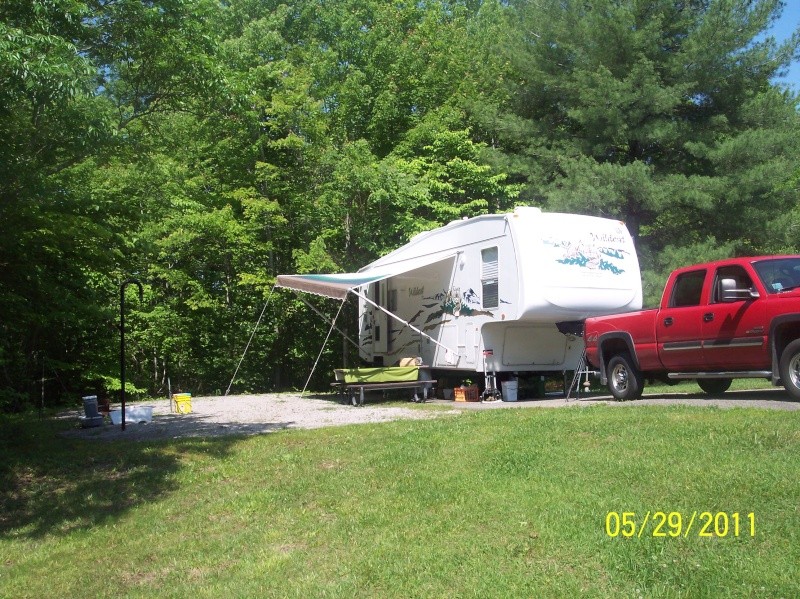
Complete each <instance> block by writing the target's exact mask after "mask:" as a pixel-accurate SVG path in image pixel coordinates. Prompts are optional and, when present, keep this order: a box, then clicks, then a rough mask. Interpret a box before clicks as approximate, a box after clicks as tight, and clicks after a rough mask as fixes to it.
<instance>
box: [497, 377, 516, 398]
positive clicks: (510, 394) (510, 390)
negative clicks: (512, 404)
mask: <svg viewBox="0 0 800 599" xmlns="http://www.w3.org/2000/svg"><path fill="white" fill-rule="evenodd" d="M500 384H501V386H502V387H503V401H517V391H518V390H519V382H518V381H517V379H511V380H508V381H503V382H502V383H500Z"/></svg>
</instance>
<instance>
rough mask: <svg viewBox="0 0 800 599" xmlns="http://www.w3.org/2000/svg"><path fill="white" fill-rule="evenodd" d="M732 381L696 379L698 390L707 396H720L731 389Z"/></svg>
mask: <svg viewBox="0 0 800 599" xmlns="http://www.w3.org/2000/svg"><path fill="white" fill-rule="evenodd" d="M732 382H733V379H697V384H698V385H700V388H701V389H702V390H703V391H705V392H706V393H708V394H709V395H721V394H723V393H725V392H726V391H727V390H728V389H730V388H731V383H732Z"/></svg>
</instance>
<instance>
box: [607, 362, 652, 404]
mask: <svg viewBox="0 0 800 599" xmlns="http://www.w3.org/2000/svg"><path fill="white" fill-rule="evenodd" d="M606 376H607V377H608V390H609V391H611V395H613V396H614V399H616V400H617V401H629V400H631V399H639V398H640V397H641V396H642V391H644V376H642V373H641V372H640V371H639V369H638V368H636V366H634V365H633V359H632V358H631V356H630V354H629V353H628V352H623V353H620V354H616V355H614V356H612V357H611V359H610V360H609V361H608V368H607V369H606Z"/></svg>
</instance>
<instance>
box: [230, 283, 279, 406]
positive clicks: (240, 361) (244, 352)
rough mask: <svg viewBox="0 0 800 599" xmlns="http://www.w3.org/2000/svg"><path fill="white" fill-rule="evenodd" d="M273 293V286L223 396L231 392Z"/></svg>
mask: <svg viewBox="0 0 800 599" xmlns="http://www.w3.org/2000/svg"><path fill="white" fill-rule="evenodd" d="M273 291H275V285H273V286H272V289H270V290H269V295H268V296H267V301H266V303H265V304H264V307H263V308H262V309H261V315H260V316H259V317H258V320H257V321H256V326H254V327H253V332H252V333H250V339H248V340H247V345H246V346H245V348H244V351H243V352H242V357H241V358H239V363H238V364H237V365H236V370H235V371H234V373H233V376H232V377H231V382H230V383H228V388H227V389H225V395H226V396H227V395H228V393H230V392H231V387H232V386H233V381H234V380H235V379H236V375H237V374H238V373H239V367H240V366H241V365H242V362H243V361H244V357H245V355H247V350H248V349H249V348H250V342H251V341H253V337H255V334H256V331H257V330H258V325H259V324H261V319H262V318H264V312H266V310H267V306H269V301H270V300H271V299H272V292H273Z"/></svg>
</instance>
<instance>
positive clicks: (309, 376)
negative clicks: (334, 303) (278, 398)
mask: <svg viewBox="0 0 800 599" xmlns="http://www.w3.org/2000/svg"><path fill="white" fill-rule="evenodd" d="M345 299H346V298H343V299H342V303H340V304H339V311H338V312H336V316H334V317H333V322H331V328H329V329H328V334H327V335H325V340H324V341H323V342H322V347H320V348H319V354H318V355H317V359H316V360H315V361H314V365H313V366H312V367H311V372H310V373H309V374H308V379H306V384H305V385H303V390H302V391H301V392H300V397H303V395H305V392H306V389H307V388H308V384H309V383H310V382H311V377H312V376H314V371H315V370H316V369H317V364H319V359H320V358H321V357H322V352H324V351H325V345H326V344H327V343H328V339H330V337H331V333H332V332H333V329H335V328H336V319H337V318H339V314H340V313H341V312H342V307H343V306H344V302H345Z"/></svg>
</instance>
